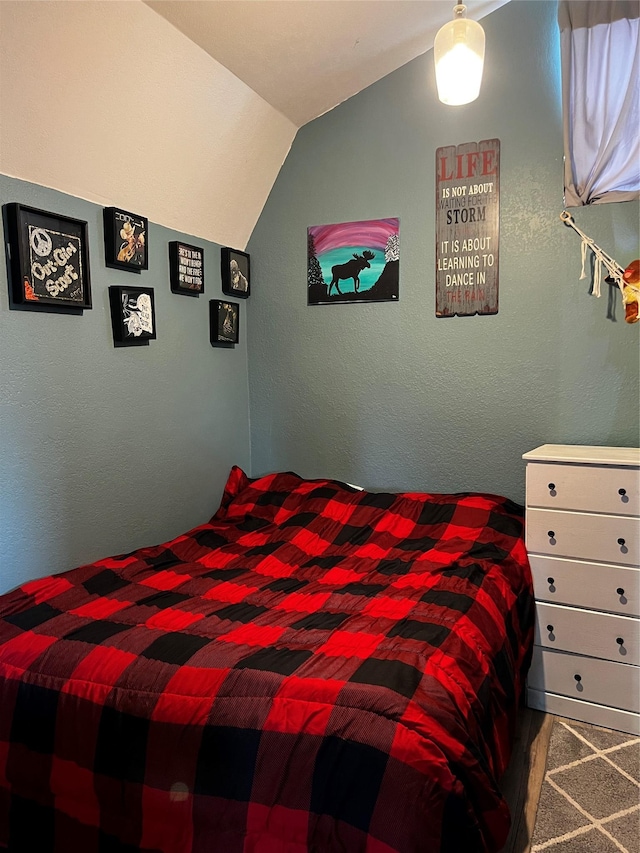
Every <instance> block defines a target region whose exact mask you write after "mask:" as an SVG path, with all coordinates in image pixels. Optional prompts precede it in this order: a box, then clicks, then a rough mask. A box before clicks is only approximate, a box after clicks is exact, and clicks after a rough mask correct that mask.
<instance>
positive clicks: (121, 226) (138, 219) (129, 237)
mask: <svg viewBox="0 0 640 853" xmlns="http://www.w3.org/2000/svg"><path fill="white" fill-rule="evenodd" d="M148 238H149V221H148V219H147V218H146V217H145V216H139V215H138V214H137V213H130V212H129V211H127V210H122V209H121V208H119V207H105V208H104V259H105V264H106V265H107V266H108V267H110V268H111V269H117V270H127V272H136V273H139V272H141V271H142V270H146V269H148V268H149V245H148Z"/></svg>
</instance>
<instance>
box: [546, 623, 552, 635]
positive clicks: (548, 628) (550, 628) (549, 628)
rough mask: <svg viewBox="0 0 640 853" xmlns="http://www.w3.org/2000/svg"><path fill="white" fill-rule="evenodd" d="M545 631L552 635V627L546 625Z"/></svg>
mask: <svg viewBox="0 0 640 853" xmlns="http://www.w3.org/2000/svg"><path fill="white" fill-rule="evenodd" d="M547 631H548V632H549V633H550V634H553V625H547Z"/></svg>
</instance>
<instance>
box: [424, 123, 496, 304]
mask: <svg viewBox="0 0 640 853" xmlns="http://www.w3.org/2000/svg"><path fill="white" fill-rule="evenodd" d="M499 247H500V140H499V139H485V140H483V141H482V142H466V143H464V144H462V145H448V146H445V147H443V148H438V150H437V151H436V317H453V316H455V315H458V316H459V317H463V316H471V315H473V314H497V313H498V268H499V263H498V260H499Z"/></svg>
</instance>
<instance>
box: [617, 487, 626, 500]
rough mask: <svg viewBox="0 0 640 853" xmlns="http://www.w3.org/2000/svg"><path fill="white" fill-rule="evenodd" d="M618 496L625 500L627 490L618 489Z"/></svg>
mask: <svg viewBox="0 0 640 853" xmlns="http://www.w3.org/2000/svg"><path fill="white" fill-rule="evenodd" d="M618 494H619V495H620V497H621V498H623V497H624V496H625V495H626V494H627V490H626V489H618Z"/></svg>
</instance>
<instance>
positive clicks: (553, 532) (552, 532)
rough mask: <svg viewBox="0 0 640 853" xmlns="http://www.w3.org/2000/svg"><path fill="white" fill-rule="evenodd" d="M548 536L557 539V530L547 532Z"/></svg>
mask: <svg viewBox="0 0 640 853" xmlns="http://www.w3.org/2000/svg"><path fill="white" fill-rule="evenodd" d="M547 536H548V537H549V539H555V538H556V534H555V530H547ZM618 544H620V542H618Z"/></svg>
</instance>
